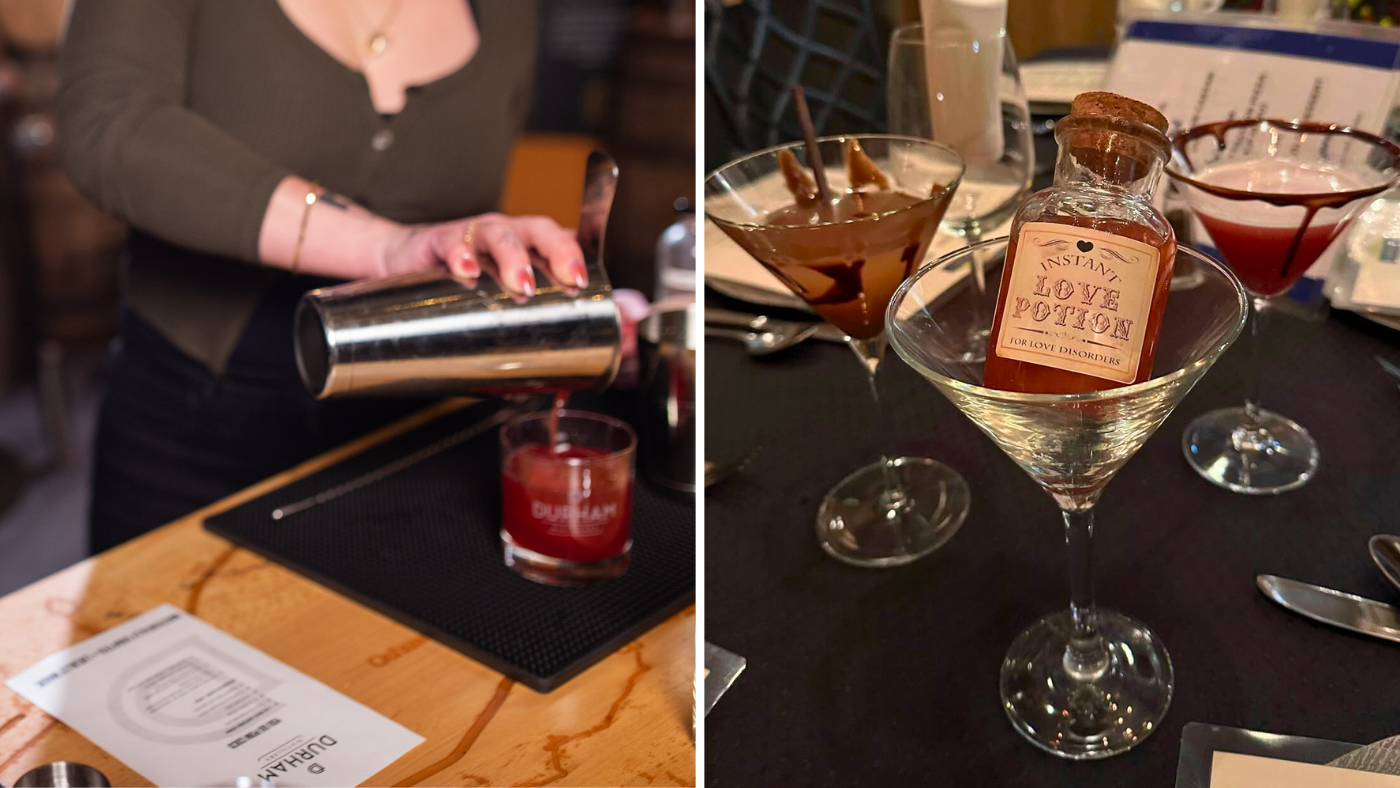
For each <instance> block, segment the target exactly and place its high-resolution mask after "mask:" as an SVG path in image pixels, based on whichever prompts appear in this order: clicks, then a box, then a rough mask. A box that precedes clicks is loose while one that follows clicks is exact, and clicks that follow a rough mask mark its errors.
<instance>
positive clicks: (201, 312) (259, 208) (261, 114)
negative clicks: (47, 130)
mask: <svg viewBox="0 0 1400 788" xmlns="http://www.w3.org/2000/svg"><path fill="white" fill-rule="evenodd" d="M472 10H473V12H474V13H475V15H476V22H477V26H478V28H479V29H480V31H481V44H480V47H479V49H478V50H477V52H476V54H475V56H474V57H473V58H472V59H471V61H469V62H468V63H467V64H466V65H465V66H463V67H462V68H461V69H460V70H458V71H455V72H453V73H451V74H448V75H447V76H444V77H442V78H440V79H437V80H435V81H433V82H430V83H428V84H425V85H421V86H417V87H413V88H410V89H409V91H408V97H407V103H406V104H405V105H404V107H403V109H402V110H401V111H400V112H398V113H397V114H395V115H393V116H391V117H387V118H386V117H383V116H381V115H380V114H379V113H378V112H377V111H376V110H375V108H374V105H373V103H372V102H371V100H370V95H369V87H368V84H367V83H366V82H365V79H364V76H363V75H362V74H361V73H359V72H357V71H354V70H352V69H350V68H347V67H346V66H345V65H343V64H342V63H341V62H340V61H338V60H336V59H335V58H334V57H332V56H331V55H330V54H329V53H327V52H325V51H324V50H322V49H321V48H320V47H319V46H317V45H316V43H315V42H313V41H312V40H311V39H309V38H307V37H306V35H305V34H304V33H302V32H301V30H300V29H299V28H297V27H296V25H295V24H294V23H293V22H292V21H291V19H289V18H288V17H287V16H286V14H285V13H284V12H283V11H282V8H281V6H280V5H278V3H277V0H77V2H76V4H75V6H74V9H73V14H72V18H71V21H70V23H69V29H68V35H67V38H66V41H65V44H64V47H63V55H62V64H61V76H62V87H61V90H60V94H59V101H58V120H59V134H60V139H61V141H62V145H63V150H64V160H65V164H66V167H67V170H68V173H69V175H70V177H71V178H72V179H73V181H74V182H75V183H76V184H77V186H78V188H79V189H80V190H81V191H82V192H83V193H84V194H85V195H87V196H88V197H89V198H90V199H91V200H93V201H94V202H96V203H97V204H98V205H100V206H102V207H103V208H105V209H107V210H108V211H111V212H112V213H114V214H116V215H117V216H119V217H120V218H122V219H124V220H125V221H126V222H128V223H129V224H130V225H131V227H132V228H133V229H132V235H131V242H130V268H129V271H128V284H127V288H128V290H127V300H128V303H129V305H130V307H131V308H132V309H133V310H134V311H135V312H136V313H137V314H138V315H139V316H141V317H142V318H144V319H145V320H146V321H147V322H149V323H151V324H152V325H154V326H155V327H156V329H157V330H159V331H160V332H161V333H162V334H163V335H165V336H166V338H168V339H169V340H170V341H171V342H172V343H173V344H174V345H175V346H176V347H178V348H180V349H181V350H182V351H184V352H185V353H187V354H188V355H190V356H191V357H193V358H195V359H197V360H199V361H201V362H202V363H204V364H205V365H206V366H208V367H209V368H210V369H212V370H214V371H215V372H221V371H222V370H223V369H224V367H225V365H226V364H227V362H228V359H229V356H230V354H231V353H232V352H233V350H234V348H235V347H236V346H237V344H238V340H239V338H240V337H241V335H242V332H243V330H244V328H245V326H246V324H247V321H248V319H249V317H250V316H251V315H252V314H253V312H254V310H255V309H256V307H257V304H258V301H259V299H260V298H261V297H262V296H263V294H264V293H266V292H267V291H268V290H269V289H270V288H271V287H272V285H273V284H274V283H275V282H276V281H277V278H278V277H281V276H288V275H289V274H287V273H285V272H281V271H277V270H274V269H270V268H265V267H262V266H260V265H259V264H258V262H257V260H258V237H259V233H260V231H261V227H262V219H263V215H264V213H265V212H266V209H267V204H268V201H269V200H270V199H271V197H272V193H273V190H274V189H275V188H276V186H277V184H278V183H279V182H280V181H281V180H282V179H283V178H284V177H286V176H288V175H299V176H301V177H303V178H306V179H308V180H312V181H316V182H318V183H320V184H321V185H322V186H323V187H325V188H327V189H330V190H332V191H335V192H338V193H340V194H343V195H346V196H347V197H349V198H350V199H353V200H354V201H356V202H358V203H360V204H361V205H363V206H365V207H366V208H368V209H369V210H371V211H374V212H375V213H377V214H379V215H381V216H384V217H386V218H389V219H392V220H395V221H400V222H406V223H417V222H435V221H447V220H451V219H457V218H461V217H464V216H469V215H473V214H477V213H482V212H486V211H490V210H493V209H494V207H495V205H496V203H497V201H498V199H499V195H500V191H501V185H502V182H503V179H504V177H505V168H506V164H507V160H508V159H509V152H510V146H511V141H512V138H513V137H514V136H515V134H516V133H517V131H518V130H519V128H520V126H521V124H522V122H523V119H524V115H525V110H526V108H527V105H528V97H529V91H530V87H531V80H532V76H533V66H534V60H535V51H536V34H537V33H536V31H537V25H536V16H537V11H536V5H535V3H534V2H531V1H530V0H473V2H472ZM290 341H291V337H288V342H290Z"/></svg>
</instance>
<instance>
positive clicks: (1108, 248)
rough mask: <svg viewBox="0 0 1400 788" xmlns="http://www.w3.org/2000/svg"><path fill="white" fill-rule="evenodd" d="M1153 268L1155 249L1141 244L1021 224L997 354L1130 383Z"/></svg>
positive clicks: (1153, 279) (1138, 352) (1139, 354)
mask: <svg viewBox="0 0 1400 788" xmlns="http://www.w3.org/2000/svg"><path fill="white" fill-rule="evenodd" d="M1160 263H1161V260H1160V253H1159V252H1158V250H1157V249H1156V248H1155V247H1153V246H1150V245H1148V244H1145V243H1142V242H1141V241H1135V240H1133V239H1131V238H1124V237H1123V236H1121V235H1114V234H1112V233H1106V232H1103V231H1101V230H1091V229H1088V228H1086V227H1075V226H1074V225H1068V224H1056V223H1052V222H1027V223H1026V224H1025V225H1023V226H1022V227H1021V234H1020V235H1019V236H1018V238H1017V240H1016V259H1015V261H1014V264H1013V265H1012V267H1011V273H1010V276H1011V284H1010V287H1008V288H1007V291H1006V302H1005V304H1004V305H1003V307H1002V317H1001V330H1000V332H998V334H997V338H996V352H997V355H999V356H1001V357H1002V358H1010V359H1015V360H1017V361H1028V362H1030V363H1032V364H1040V365H1042V366H1046V367H1055V368H1057V369H1064V370H1069V371H1071V372H1079V373H1082V374H1085V375H1093V376H1094V377H1098V378H1104V379H1107V380H1113V381H1117V382H1119V383H1132V382H1133V381H1134V380H1136V379H1137V373H1138V364H1139V363H1140V362H1141V360H1142V347H1143V344H1144V342H1145V341H1146V338H1147V316H1148V313H1149V312H1150V311H1151V310H1152V291H1153V286H1154V284H1155V283H1156V281H1157V267H1158V265H1160Z"/></svg>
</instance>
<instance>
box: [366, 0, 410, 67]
mask: <svg viewBox="0 0 1400 788" xmlns="http://www.w3.org/2000/svg"><path fill="white" fill-rule="evenodd" d="M354 6H355V10H356V11H358V12H359V14H360V16H361V17H362V18H363V19H364V20H365V25H366V26H367V27H368V28H369V37H368V38H366V39H365V52H366V53H367V54H368V55H369V56H370V57H379V56H380V55H382V54H384V50H386V49H388V48H389V28H391V27H393V25H394V17H396V16H398V14H399V8H400V7H401V6H403V0H394V4H393V5H392V6H389V12H388V13H386V14H385V15H384V18H383V19H381V20H379V24H377V25H376V24H374V23H373V22H372V21H371V20H370V18H369V14H368V13H367V12H366V11H365V9H364V6H362V5H360V3H359V2H358V0H356V2H355V3H354Z"/></svg>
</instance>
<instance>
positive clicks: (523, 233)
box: [379, 213, 588, 297]
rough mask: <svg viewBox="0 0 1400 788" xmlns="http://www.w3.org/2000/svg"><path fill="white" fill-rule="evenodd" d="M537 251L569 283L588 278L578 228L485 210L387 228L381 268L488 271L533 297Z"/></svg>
mask: <svg viewBox="0 0 1400 788" xmlns="http://www.w3.org/2000/svg"><path fill="white" fill-rule="evenodd" d="M532 257H534V258H540V266H541V268H544V269H546V270H547V271H548V272H549V275H550V277H551V278H553V279H554V281H555V282H557V283H558V284H559V285H561V286H563V287H568V288H582V287H584V286H586V285H587V284H588V273H587V272H586V271H585V270H584V267H583V250H582V249H580V248H579V245H578V241H577V240H576V239H575V237H574V232H573V231H572V230H565V229H564V228H562V227H560V226H559V225H558V224H556V223H555V221H554V220H553V219H550V218H548V217H545V216H503V215H501V214H499V213H484V214H481V215H480V216H472V217H470V218H467V219H460V220H458V221H453V222H444V223H442V224H422V225H414V226H398V227H396V228H395V229H394V230H391V231H390V232H388V233H387V237H386V239H385V242H384V245H383V251H382V253H381V258H380V266H379V268H380V271H381V272H382V274H383V275H384V276H392V275H394V274H402V273H407V272H410V271H424V270H431V269H433V268H438V267H440V266H446V267H447V269H448V270H450V271H451V272H452V273H453V275H455V276H458V277H461V278H462V279H467V280H475V279H476V278H477V277H479V276H481V274H482V272H483V271H485V272H486V273H487V274H488V275H490V276H493V277H495V279H496V281H497V282H499V283H500V285H501V287H502V288H504V289H505V290H508V291H510V292H512V293H515V294H517V295H522V296H527V297H528V296H532V295H534V294H535V271H534V266H533V265H532V264H531V263H532V260H531V258H532ZM492 261H494V265H493V264H492Z"/></svg>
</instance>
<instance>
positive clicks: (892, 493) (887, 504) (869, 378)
mask: <svg viewBox="0 0 1400 788" xmlns="http://www.w3.org/2000/svg"><path fill="white" fill-rule="evenodd" d="M877 371H878V370H876V369H870V368H869V367H866V370H865V380H866V382H867V383H869V384H870V399H871V402H873V403H874V404H875V411H874V413H875V421H876V423H877V424H878V423H879V422H880V421H881V420H882V419H881V416H880V414H881V412H882V410H883V409H882V408H881V407H880V384H879V382H878V381H877V379H876V373H877ZM880 474H881V476H882V477H883V478H884V480H885V484H884V489H882V490H881V491H880V507H881V508H883V509H884V510H885V511H892V510H894V509H898V508H899V507H900V506H901V505H903V504H904V498H905V496H904V488H903V487H902V486H901V485H900V483H899V477H897V476H896V475H895V472H894V465H893V464H892V463H891V462H890V457H889V455H887V454H881V455H880Z"/></svg>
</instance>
